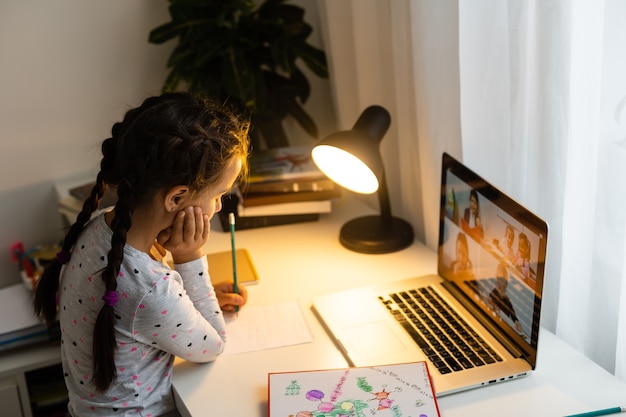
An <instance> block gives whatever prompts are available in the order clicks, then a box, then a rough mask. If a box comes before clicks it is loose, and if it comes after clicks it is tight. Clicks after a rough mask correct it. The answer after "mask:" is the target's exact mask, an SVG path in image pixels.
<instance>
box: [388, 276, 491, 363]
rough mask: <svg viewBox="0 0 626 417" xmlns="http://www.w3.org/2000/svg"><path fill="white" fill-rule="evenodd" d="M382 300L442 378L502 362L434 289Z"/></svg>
mask: <svg viewBox="0 0 626 417" xmlns="http://www.w3.org/2000/svg"><path fill="white" fill-rule="evenodd" d="M379 299H380V301H381V302H382V303H383V304H384V305H385V306H386V307H387V309H388V311H389V312H390V313H391V314H392V315H393V317H394V318H395V319H396V320H397V321H398V323H400V324H401V325H402V327H403V328H404V329H405V330H406V331H407V332H408V333H409V335H410V336H411V337H412V338H413V340H415V342H416V343H417V345H418V346H419V347H420V348H421V349H422V351H423V352H424V354H425V355H426V356H427V357H428V359H429V360H430V361H431V362H432V363H433V365H434V366H435V368H436V369H437V370H438V371H439V372H440V373H441V374H448V373H451V372H459V371H462V370H464V369H471V368H474V367H478V366H485V365H489V364H492V363H496V362H501V361H502V358H501V357H500V356H498V354H497V353H496V352H495V351H494V350H493V349H492V348H491V347H490V346H489V345H488V344H487V342H485V341H484V340H483V339H482V338H481V337H480V336H479V335H478V334H477V333H476V332H475V331H474V330H473V329H472V328H471V327H470V326H469V325H468V324H467V322H466V321H465V320H463V318H461V316H459V315H458V314H457V313H456V312H455V311H454V310H453V309H452V308H451V307H450V305H449V304H448V303H447V302H446V301H445V300H444V299H443V298H441V296H440V295H439V294H438V293H437V292H436V291H435V290H434V289H433V288H432V287H424V288H418V289H414V290H409V291H402V292H398V293H393V294H390V295H389V299H385V298H384V297H379Z"/></svg>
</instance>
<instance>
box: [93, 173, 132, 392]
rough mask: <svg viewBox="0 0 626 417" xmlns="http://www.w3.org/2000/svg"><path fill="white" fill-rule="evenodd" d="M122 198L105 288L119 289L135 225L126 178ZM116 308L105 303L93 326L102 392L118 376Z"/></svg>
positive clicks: (97, 377) (97, 376) (95, 377)
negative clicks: (120, 277)
mask: <svg viewBox="0 0 626 417" xmlns="http://www.w3.org/2000/svg"><path fill="white" fill-rule="evenodd" d="M118 197H119V200H118V201H117V204H116V205H115V217H114V218H113V221H112V222H111V230H112V231H113V236H112V238H111V250H110V251H109V253H108V256H107V266H106V267H105V268H104V270H103V271H102V280H103V281H104V285H105V288H106V291H112V292H114V291H115V290H116V289H117V276H118V275H119V273H120V268H121V265H122V261H123V260H124V246H125V245H126V233H127V232H128V230H129V229H130V227H131V225H132V213H133V204H132V202H133V199H134V195H133V193H132V192H131V190H130V188H129V187H128V185H127V182H123V183H122V184H120V186H119V188H118ZM114 325H115V312H114V310H113V305H111V304H110V303H106V302H105V303H104V305H103V306H102V308H101V309H100V313H99V314H98V318H97V319H96V323H95V326H94V329H93V368H94V374H93V379H92V382H93V383H94V385H95V387H96V389H97V390H98V391H100V392H103V391H105V390H106V389H107V388H108V387H109V386H110V385H111V383H112V382H113V381H114V380H115V378H116V377H117V371H116V368H115V328H114Z"/></svg>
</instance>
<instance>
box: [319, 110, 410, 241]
mask: <svg viewBox="0 0 626 417" xmlns="http://www.w3.org/2000/svg"><path fill="white" fill-rule="evenodd" d="M390 123H391V117H390V116H389V112H387V110H385V109H384V108H383V107H381V106H370V107H368V108H366V109H365V110H364V111H363V113H361V115H360V116H359V118H358V120H357V121H356V123H355V124H354V127H353V128H352V129H351V130H346V131H341V132H337V133H333V134H331V135H330V136H328V137H327V138H325V139H323V140H321V141H320V142H319V143H318V144H317V145H316V146H315V147H314V148H313V150H312V151H311V155H312V157H313V161H314V162H315V164H316V165H317V166H318V167H319V169H320V170H321V171H322V172H323V173H324V174H325V175H326V176H327V177H328V178H330V179H331V180H332V181H334V182H335V183H337V184H339V185H340V186H342V187H344V188H347V189H348V190H350V191H354V192H357V193H361V194H372V193H374V192H376V191H378V201H379V205H380V215H377V216H376V215H374V216H365V217H358V218H356V219H353V220H350V221H349V222H347V223H346V224H344V225H343V226H342V227H341V231H340V233H339V241H340V242H341V244H342V245H343V246H345V247H346V248H348V249H350V250H353V251H355V252H361V253H389V252H395V251H398V250H400V249H404V248H406V247H407V246H409V245H411V243H412V242H413V228H412V227H411V225H410V224H409V223H407V222H406V221H404V220H402V219H399V218H397V217H393V216H392V215H391V205H390V203H389V192H388V190H387V182H386V179H385V169H384V166H383V160H382V157H381V155H380V149H379V145H380V141H381V140H382V138H383V136H384V135H385V133H386V132H387V129H388V128H389V125H390Z"/></svg>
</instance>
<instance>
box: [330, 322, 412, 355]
mask: <svg viewBox="0 0 626 417" xmlns="http://www.w3.org/2000/svg"><path fill="white" fill-rule="evenodd" d="M341 342H342V343H343V344H344V345H346V347H347V348H348V352H356V353H357V354H358V355H359V356H361V357H362V358H363V359H366V360H368V359H376V358H380V357H384V358H389V355H393V354H399V353H402V352H404V351H406V349H407V347H406V346H405V345H404V343H403V342H402V340H400V339H399V338H398V337H397V336H396V334H395V333H394V332H393V330H391V328H389V325H388V324H387V323H386V322H384V321H379V322H374V323H366V324H360V325H358V326H356V327H351V328H349V329H344V331H343V334H342V335H341Z"/></svg>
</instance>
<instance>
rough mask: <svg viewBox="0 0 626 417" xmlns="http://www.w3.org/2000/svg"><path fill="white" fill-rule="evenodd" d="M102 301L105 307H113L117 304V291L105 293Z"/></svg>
mask: <svg viewBox="0 0 626 417" xmlns="http://www.w3.org/2000/svg"><path fill="white" fill-rule="evenodd" d="M102 299H103V300H104V303H105V304H106V305H108V306H111V307H115V304H116V303H117V291H105V292H104V295H103V296H102Z"/></svg>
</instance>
